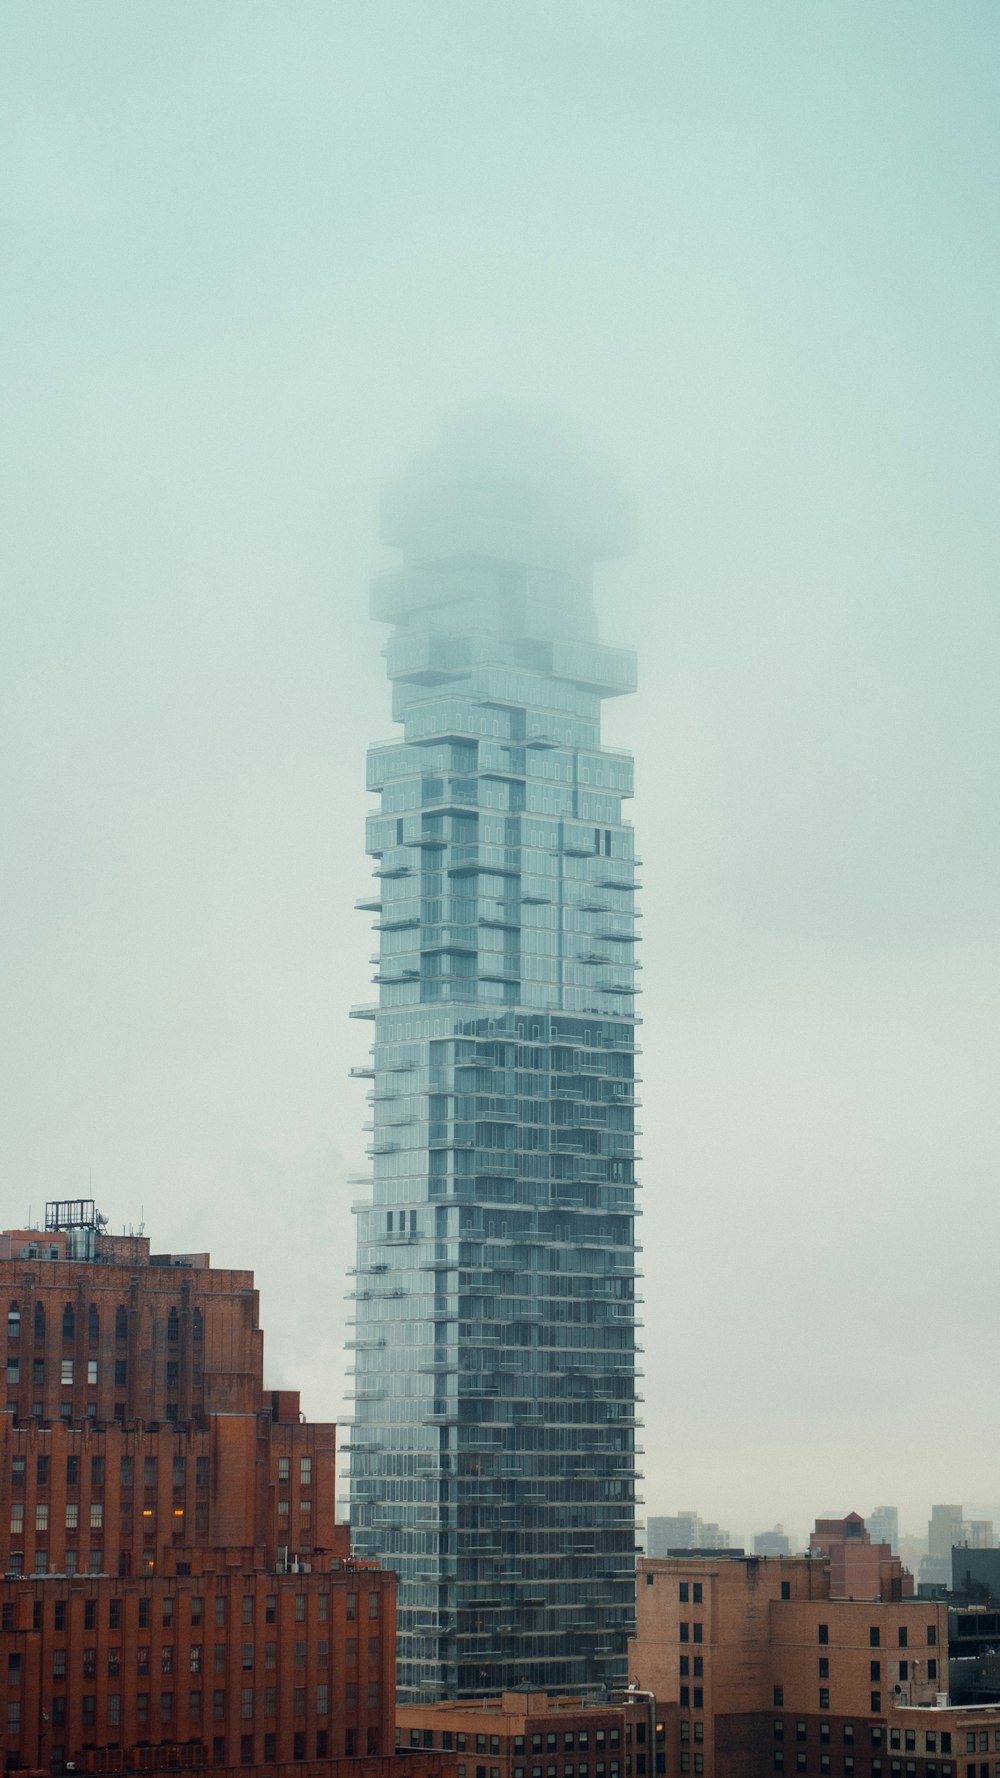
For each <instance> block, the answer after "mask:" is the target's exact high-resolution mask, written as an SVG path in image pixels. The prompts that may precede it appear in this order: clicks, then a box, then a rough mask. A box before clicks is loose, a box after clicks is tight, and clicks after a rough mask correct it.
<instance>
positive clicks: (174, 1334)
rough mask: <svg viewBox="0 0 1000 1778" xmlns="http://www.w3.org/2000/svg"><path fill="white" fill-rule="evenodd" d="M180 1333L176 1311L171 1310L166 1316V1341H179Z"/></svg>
mask: <svg viewBox="0 0 1000 1778" xmlns="http://www.w3.org/2000/svg"><path fill="white" fill-rule="evenodd" d="M180 1332H181V1324H180V1319H179V1317H178V1314H177V1310H176V1309H171V1311H170V1314H169V1315H168V1316H167V1339H168V1340H178V1339H180Z"/></svg>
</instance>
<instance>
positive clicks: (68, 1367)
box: [60, 1358, 73, 1388]
mask: <svg viewBox="0 0 1000 1778" xmlns="http://www.w3.org/2000/svg"><path fill="white" fill-rule="evenodd" d="M60 1369H61V1376H60V1381H61V1382H62V1385H63V1387H64V1388H65V1387H66V1385H67V1384H68V1383H72V1381H73V1360H72V1359H71V1358H64V1359H63V1361H62V1365H61V1367H60Z"/></svg>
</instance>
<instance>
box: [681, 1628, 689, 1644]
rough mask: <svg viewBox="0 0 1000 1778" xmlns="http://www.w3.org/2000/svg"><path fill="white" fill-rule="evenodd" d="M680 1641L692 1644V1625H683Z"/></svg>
mask: <svg viewBox="0 0 1000 1778" xmlns="http://www.w3.org/2000/svg"><path fill="white" fill-rule="evenodd" d="M680 1639H681V1641H682V1642H690V1640H691V1625H690V1624H681V1626H680Z"/></svg>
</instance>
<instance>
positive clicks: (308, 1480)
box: [299, 1457, 313, 1488]
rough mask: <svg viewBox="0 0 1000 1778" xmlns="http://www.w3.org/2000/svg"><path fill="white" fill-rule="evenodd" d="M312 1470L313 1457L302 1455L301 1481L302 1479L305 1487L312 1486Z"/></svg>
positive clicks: (300, 1466) (300, 1465)
mask: <svg viewBox="0 0 1000 1778" xmlns="http://www.w3.org/2000/svg"><path fill="white" fill-rule="evenodd" d="M312 1470H313V1460H312V1458H311V1457H301V1458H300V1459H299V1481H300V1483H301V1485H302V1487H303V1488H308V1487H310V1486H311V1484H312Z"/></svg>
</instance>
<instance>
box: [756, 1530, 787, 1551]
mask: <svg viewBox="0 0 1000 1778" xmlns="http://www.w3.org/2000/svg"><path fill="white" fill-rule="evenodd" d="M753 1553H754V1555H755V1556H790V1555H791V1553H792V1546H791V1544H790V1543H789V1541H788V1538H787V1537H786V1536H785V1533H784V1530H783V1529H782V1527H781V1526H780V1525H775V1527H774V1529H773V1531H757V1532H755V1533H754V1540H753Z"/></svg>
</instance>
